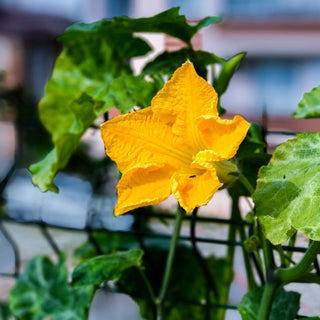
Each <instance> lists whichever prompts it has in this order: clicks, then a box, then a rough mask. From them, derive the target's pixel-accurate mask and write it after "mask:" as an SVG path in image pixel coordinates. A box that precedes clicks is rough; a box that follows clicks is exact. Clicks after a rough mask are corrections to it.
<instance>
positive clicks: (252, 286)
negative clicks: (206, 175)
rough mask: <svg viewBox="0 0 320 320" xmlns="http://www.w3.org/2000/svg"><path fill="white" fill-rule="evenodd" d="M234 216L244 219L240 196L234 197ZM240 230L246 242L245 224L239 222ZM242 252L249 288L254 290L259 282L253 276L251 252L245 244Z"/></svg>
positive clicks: (237, 218) (242, 238) (242, 239)
mask: <svg viewBox="0 0 320 320" xmlns="http://www.w3.org/2000/svg"><path fill="white" fill-rule="evenodd" d="M232 218H233V219H235V220H236V221H239V222H240V221H241V220H242V219H241V215H240V209H239V198H233V199H232ZM238 230H239V235H240V240H241V241H242V242H244V241H245V240H246V238H247V237H246V232H245V229H244V225H243V224H239V225H238ZM242 253H243V260H244V265H245V269H246V274H247V280H248V288H249V290H253V289H255V288H256V287H257V284H256V281H255V279H254V276H253V271H252V265H251V262H250V256H249V253H248V252H247V251H246V249H245V248H244V246H242Z"/></svg>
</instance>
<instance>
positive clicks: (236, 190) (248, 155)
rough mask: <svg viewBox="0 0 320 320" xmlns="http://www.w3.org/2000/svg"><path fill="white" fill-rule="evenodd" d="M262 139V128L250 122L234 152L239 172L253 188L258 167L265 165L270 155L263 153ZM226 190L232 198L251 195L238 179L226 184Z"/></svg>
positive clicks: (264, 145) (263, 144)
mask: <svg viewBox="0 0 320 320" xmlns="http://www.w3.org/2000/svg"><path fill="white" fill-rule="evenodd" d="M262 139H263V134H262V128H261V127H260V126H259V125H258V124H256V123H251V125H250V128H249V131H248V134H247V136H246V138H245V139H244V141H243V142H242V143H241V145H240V147H239V150H238V152H237V154H236V160H237V164H238V168H239V170H240V174H242V175H244V176H245V177H246V179H247V180H248V181H249V183H250V184H251V185H252V187H253V188H255V186H256V180H257V176H258V171H259V169H260V167H261V166H263V165H266V164H267V163H268V162H269V160H270V158H271V155H269V154H267V153H265V148H266V144H265V143H264V142H263V140H262ZM228 192H229V194H230V195H231V197H233V198H237V197H239V196H251V194H250V192H249V191H248V190H247V188H246V187H245V186H244V185H243V183H242V182H241V181H240V180H239V179H235V180H234V181H233V182H232V183H231V184H230V185H229V186H228Z"/></svg>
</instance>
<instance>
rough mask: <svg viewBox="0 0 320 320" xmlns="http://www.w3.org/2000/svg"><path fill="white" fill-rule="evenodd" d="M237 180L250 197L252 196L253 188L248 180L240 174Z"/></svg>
mask: <svg viewBox="0 0 320 320" xmlns="http://www.w3.org/2000/svg"><path fill="white" fill-rule="evenodd" d="M239 180H240V181H241V183H242V184H243V186H244V187H245V188H246V189H247V190H248V192H249V193H250V195H252V194H253V193H254V187H253V186H252V185H251V183H250V182H249V180H248V179H247V178H246V176H244V175H243V174H240V176H239Z"/></svg>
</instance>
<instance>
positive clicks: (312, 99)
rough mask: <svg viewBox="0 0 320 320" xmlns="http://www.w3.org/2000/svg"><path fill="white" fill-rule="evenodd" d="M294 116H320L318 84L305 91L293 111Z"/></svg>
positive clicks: (319, 90)
mask: <svg viewBox="0 0 320 320" xmlns="http://www.w3.org/2000/svg"><path fill="white" fill-rule="evenodd" d="M293 116H294V117H295V118H304V119H306V118H320V86H318V87H316V88H313V89H312V90H311V91H310V92H306V93H305V94H304V95H303V97H302V99H301V101H300V102H299V104H298V109H297V110H296V111H295V112H294V113H293Z"/></svg>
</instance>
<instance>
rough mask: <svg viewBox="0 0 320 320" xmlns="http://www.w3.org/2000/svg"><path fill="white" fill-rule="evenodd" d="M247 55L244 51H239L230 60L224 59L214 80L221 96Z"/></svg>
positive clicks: (214, 84)
mask: <svg viewBox="0 0 320 320" xmlns="http://www.w3.org/2000/svg"><path fill="white" fill-rule="evenodd" d="M245 55H246V54H245V53H244V52H242V53H238V54H236V55H235V56H233V57H231V58H230V59H229V60H224V61H223V62H222V63H221V70H220V72H219V74H218V76H217V77H216V78H215V79H214V81H213V86H214V88H215V89H216V91H217V93H218V96H219V97H220V96H221V95H222V94H223V93H224V92H225V91H226V90H227V87H228V85H229V82H230V79H231V77H232V76H233V74H234V72H235V71H236V69H237V68H238V67H239V64H240V62H241V61H242V59H243V58H244V57H245Z"/></svg>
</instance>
